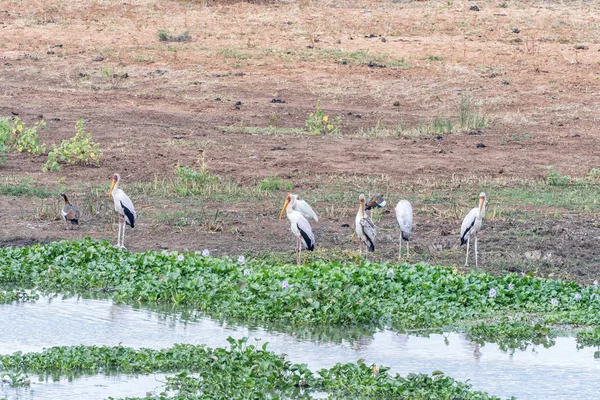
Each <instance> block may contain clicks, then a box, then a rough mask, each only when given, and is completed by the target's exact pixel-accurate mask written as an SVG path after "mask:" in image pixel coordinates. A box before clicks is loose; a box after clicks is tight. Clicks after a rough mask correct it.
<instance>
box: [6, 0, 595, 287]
mask: <svg viewBox="0 0 600 400" xmlns="http://www.w3.org/2000/svg"><path fill="white" fill-rule="evenodd" d="M474 5H478V6H479V8H480V11H472V10H471V9H470V8H471V7H472V6H474ZM599 11H600V7H599V6H598V4H597V2H589V1H565V2H560V1H559V2H553V1H547V2H546V1H536V2H529V1H505V2H503V1H497V2H483V1H481V2H477V1H452V2H442V1H415V2H394V1H365V0H356V1H335V2H331V1H317V0H314V1H312V2H311V1H308V0H300V1H299V2H295V1H294V2H292V1H273V2H244V1H239V2H238V1H225V2H222V1H170V0H164V1H158V0H154V1H152V0H133V1H127V2H123V1H114V0H105V1H101V0H95V1H92V0H82V1H78V2H64V1H57V0H56V1H52V0H50V1H41V0H37V1H35V0H9V1H5V2H3V4H2V5H1V6H0V33H1V38H2V39H1V40H0V116H11V115H12V114H18V115H19V117H20V118H22V119H24V120H25V122H26V123H27V124H32V123H34V122H35V121H37V120H38V119H40V118H44V119H45V120H46V121H47V122H48V128H49V129H48V130H47V131H43V132H41V137H42V140H43V141H44V142H45V143H47V144H55V143H59V142H60V140H62V139H66V138H68V137H70V136H72V135H73V133H74V125H75V122H76V121H77V120H78V119H80V118H85V119H86V129H87V131H89V132H91V133H92V134H93V136H94V139H95V140H97V141H98V142H99V143H100V144H101V146H102V149H103V152H104V154H103V161H102V164H101V166H100V167H89V166H79V167H67V168H64V170H63V171H62V172H59V173H42V172H41V166H42V165H43V163H44V161H45V158H44V157H33V156H29V155H25V154H17V153H11V154H10V155H9V156H8V157H7V159H8V161H7V163H6V164H5V165H4V166H2V167H0V174H2V179H3V182H2V185H3V188H4V189H3V191H4V193H5V195H3V196H1V197H0V202H1V204H2V210H3V212H2V215H0V222H1V224H2V226H1V227H0V239H2V240H3V241H2V243H3V244H4V245H13V244H16V245H20V244H27V243H32V242H37V241H45V240H56V239H60V238H68V239H73V238H79V237H83V236H92V237H95V238H112V237H113V236H114V234H115V231H116V227H115V226H114V225H113V224H112V223H113V222H114V216H113V215H112V212H111V202H110V200H108V199H106V197H104V196H103V190H106V188H107V185H108V179H109V178H110V176H111V175H112V173H113V172H115V171H118V172H120V173H121V175H122V178H123V181H124V188H125V190H126V191H127V192H129V193H130V194H131V197H133V199H134V202H135V203H136V205H137V207H138V209H139V211H140V219H139V225H138V226H137V227H136V228H135V230H134V231H133V232H129V231H128V238H127V240H128V247H129V248H130V249H131V250H133V251H141V250H145V249H178V250H183V249H188V250H202V249H203V248H208V249H210V250H212V251H213V254H219V255H220V254H229V255H232V256H235V255H237V254H239V253H240V252H247V253H257V252H263V251H264V252H285V254H284V255H283V258H284V259H287V260H290V261H291V260H292V259H293V256H292V255H291V251H292V248H293V239H292V236H291V234H290V233H289V229H288V228H289V226H288V224H287V222H282V221H278V220H277V216H278V212H279V207H281V205H282V202H283V199H284V197H285V193H286V191H287V190H286V185H287V189H289V188H290V187H291V188H292V191H293V192H299V193H301V194H302V195H303V197H305V198H306V199H307V200H308V201H309V202H311V203H312V204H313V205H314V206H315V208H316V210H317V211H318V212H319V213H320V214H321V216H322V222H320V223H319V224H317V225H316V226H315V231H316V234H317V240H318V244H317V246H318V248H319V249H321V251H320V255H324V256H328V254H329V253H332V254H338V255H340V256H342V257H345V256H352V255H353V254H354V253H352V252H353V251H354V250H355V249H356V247H357V245H356V242H352V241H351V240H352V238H351V236H352V232H353V223H354V222H353V221H354V214H355V208H356V199H357V196H358V194H359V193H360V192H361V191H364V192H368V193H373V192H382V193H385V194H386V196H387V197H388V198H389V200H390V205H389V206H388V208H387V209H386V210H385V211H384V212H383V213H382V214H380V215H378V216H376V217H377V219H378V221H379V225H380V227H381V229H380V236H379V248H378V250H377V252H378V256H377V257H379V258H380V259H393V258H394V257H395V254H396V251H397V247H396V246H397V244H396V237H397V232H396V230H395V225H394V215H393V205H394V204H395V202H396V201H397V200H399V199H400V198H402V197H406V198H409V199H410V200H412V201H413V205H414V208H415V220H416V226H415V234H414V246H415V249H416V251H415V252H414V253H413V254H414V255H413V260H421V259H423V260H428V261H430V262H438V263H442V264H449V265H455V264H459V265H460V264H462V257H463V253H462V252H461V251H460V250H459V247H458V238H457V235H458V230H459V227H460V222H461V219H462V216H463V215H464V214H465V213H466V211H468V209H469V208H471V207H473V206H475V205H476V197H477V194H478V193H479V191H481V190H486V191H488V197H489V200H490V204H489V207H488V216H487V220H486V222H485V223H484V232H483V236H482V239H481V242H480V250H481V252H482V259H481V260H482V265H481V266H482V267H483V268H486V269H490V270H494V271H506V270H511V271H523V272H534V273H538V274H555V275H558V276H566V277H572V278H574V279H579V280H583V281H586V280H591V279H594V278H595V277H596V276H597V275H598V273H599V268H598V262H599V261H600V254H599V252H598V251H597V250H596V243H597V241H598V236H600V235H599V234H598V232H597V225H598V222H597V220H598V218H597V216H598V210H597V206H596V198H597V197H598V196H597V195H598V194H599V192H598V185H597V182H595V181H594V179H593V178H594V176H592V180H591V181H589V179H588V178H589V177H590V175H589V172H590V170H592V169H593V168H598V167H600V165H599V158H598V156H599V153H600V148H599V147H598V146H597V145H596V143H597V141H598V139H599V137H600V132H599V130H598V128H597V126H598V120H599V118H600V108H599V107H598V93H599V92H598V84H599V79H600V65H599V62H600V53H599V51H600V21H599V15H600V13H599ZM159 29H164V30H167V31H169V32H170V34H172V35H181V34H182V33H184V32H185V31H188V32H189V39H190V40H188V41H183V42H174V41H160V40H159ZM465 96H470V97H471V98H472V99H473V102H474V103H473V104H474V105H473V110H476V111H477V112H480V113H481V114H483V115H485V116H487V117H489V118H491V123H490V124H489V127H487V128H484V129H482V130H481V132H471V133H479V134H468V133H469V132H466V131H465V130H464V129H456V121H458V117H459V113H460V103H461V99H464V98H465ZM273 99H277V100H281V101H284V102H272V100H273ZM317 100H320V101H321V105H322V107H323V109H324V111H325V113H326V114H327V115H328V116H330V117H331V119H333V117H336V116H340V117H341V122H340V123H339V127H340V131H341V136H335V135H330V134H325V135H316V136H313V135H307V134H306V133H302V132H301V130H302V129H304V123H305V120H306V119H307V118H308V116H309V114H310V113H311V112H314V110H315V105H316V102H317ZM238 102H239V103H238ZM11 113H12V114H11ZM436 117H437V118H438V119H441V120H444V121H446V120H452V121H454V125H455V129H454V130H453V132H452V133H444V134H439V133H436V132H429V133H427V132H424V129H421V130H419V129H418V128H419V126H421V127H423V126H427V125H430V124H431V123H432V121H433V120H434V119H435V118H436ZM400 126H401V128H400ZM478 144H483V145H485V147H482V146H479V147H478V146H477V145H478ZM199 160H204V162H205V163H206V164H205V165H206V167H207V171H208V172H209V173H210V174H211V176H217V177H219V178H220V179H221V181H220V182H221V183H220V184H217V185H214V186H215V187H214V190H213V189H211V190H203V191H202V192H201V193H200V194H199V195H196V196H175V193H176V184H175V183H174V181H175V180H176V179H175V172H174V169H175V166H176V165H187V166H190V167H192V168H194V169H196V170H200V169H201V164H200V161H199ZM548 166H553V167H554V170H555V171H559V172H560V173H561V174H563V175H570V176H571V177H572V178H573V181H574V180H575V179H576V178H581V179H588V181H586V182H587V183H586V184H585V185H582V184H575V183H572V184H570V185H566V186H548V185H546V184H545V183H544V181H543V180H544V178H545V177H546V176H547V175H548V169H547V167H548ZM265 178H273V179H275V180H276V179H280V180H281V181H282V184H281V188H280V190H275V191H270V190H261V189H259V185H260V182H261V181H262V180H263V179H265ZM10 187H23V188H25V189H28V190H29V191H28V192H26V193H24V194H23V193H19V194H15V193H13V192H10V191H9V189H8V188H10ZM263 189H264V188H263ZM60 190H66V191H68V192H69V193H71V194H72V198H73V200H74V201H75V202H77V203H78V204H79V205H80V207H81V208H82V209H83V211H84V217H83V218H82V225H81V227H80V228H79V229H78V230H75V231H64V230H63V229H62V228H63V226H62V225H61V222H60V221H59V220H57V219H56V214H57V210H58V208H59V203H58V202H57V200H56V194H57V193H59V192H60ZM40 191H41V192H40ZM540 191H541V192H543V193H544V195H543V196H541V195H540V196H538V193H539V192H540ZM9 192H10V193H12V194H9ZM48 196H53V197H48ZM494 196H495V197H494ZM538 197H539V201H538V200H536V199H538ZM392 203H393V204H392ZM344 224H347V225H349V226H347V227H346V226H344Z"/></svg>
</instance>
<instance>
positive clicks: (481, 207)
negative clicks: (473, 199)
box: [479, 197, 485, 214]
mask: <svg viewBox="0 0 600 400" xmlns="http://www.w3.org/2000/svg"><path fill="white" fill-rule="evenodd" d="M484 201H485V199H484V198H483V197H480V198H479V213H480V214H481V210H482V209H483V203H484Z"/></svg>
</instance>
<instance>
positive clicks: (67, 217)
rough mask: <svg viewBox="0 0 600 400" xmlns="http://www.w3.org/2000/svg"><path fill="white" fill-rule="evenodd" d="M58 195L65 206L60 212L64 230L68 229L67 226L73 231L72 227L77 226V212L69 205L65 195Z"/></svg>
mask: <svg viewBox="0 0 600 400" xmlns="http://www.w3.org/2000/svg"><path fill="white" fill-rule="evenodd" d="M60 195H61V196H62V198H63V199H64V200H65V206H64V207H63V209H62V211H61V214H62V217H63V220H64V221H65V229H69V226H70V227H71V228H70V229H73V225H79V210H78V209H77V207H76V206H75V205H74V204H71V202H70V201H69V199H68V198H67V195H66V194H64V193H61V194H60ZM69 223H70V224H71V225H69Z"/></svg>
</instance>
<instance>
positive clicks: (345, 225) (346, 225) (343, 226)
mask: <svg viewBox="0 0 600 400" xmlns="http://www.w3.org/2000/svg"><path fill="white" fill-rule="evenodd" d="M340 226H341V227H342V228H350V225H348V224H342V225H340Z"/></svg>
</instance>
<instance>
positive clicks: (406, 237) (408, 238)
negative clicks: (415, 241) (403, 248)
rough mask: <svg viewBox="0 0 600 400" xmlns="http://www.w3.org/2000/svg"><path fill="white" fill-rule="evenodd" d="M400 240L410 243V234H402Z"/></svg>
mask: <svg viewBox="0 0 600 400" xmlns="http://www.w3.org/2000/svg"><path fill="white" fill-rule="evenodd" d="M402 240H406V241H407V242H409V241H410V233H407V232H402Z"/></svg>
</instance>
